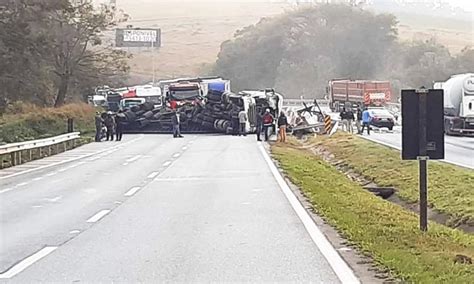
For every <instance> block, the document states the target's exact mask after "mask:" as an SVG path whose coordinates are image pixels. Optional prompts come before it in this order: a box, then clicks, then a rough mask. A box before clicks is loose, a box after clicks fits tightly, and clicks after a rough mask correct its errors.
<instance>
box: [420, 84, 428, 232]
mask: <svg viewBox="0 0 474 284" xmlns="http://www.w3.org/2000/svg"><path fill="white" fill-rule="evenodd" d="M427 95H428V93H427V90H421V91H420V92H418V98H419V100H418V101H419V114H420V119H419V122H418V123H419V124H418V127H419V130H420V131H419V134H420V137H419V138H420V144H419V147H420V149H419V152H420V156H419V157H418V160H419V169H420V176H419V178H420V179H419V184H420V230H421V231H427V230H428V173H427V160H428V157H427V141H426V140H427V139H426V101H427V98H426V96H427Z"/></svg>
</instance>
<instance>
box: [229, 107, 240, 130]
mask: <svg viewBox="0 0 474 284" xmlns="http://www.w3.org/2000/svg"><path fill="white" fill-rule="evenodd" d="M239 112H240V108H239V107H238V106H237V105H233V106H232V110H231V112H230V115H231V122H232V135H234V136H235V135H238V134H239V126H240V124H239Z"/></svg>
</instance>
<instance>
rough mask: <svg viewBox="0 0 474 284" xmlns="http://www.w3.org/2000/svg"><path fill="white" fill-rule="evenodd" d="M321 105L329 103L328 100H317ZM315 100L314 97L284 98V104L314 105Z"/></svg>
mask: <svg viewBox="0 0 474 284" xmlns="http://www.w3.org/2000/svg"><path fill="white" fill-rule="evenodd" d="M316 101H317V102H318V104H319V105H322V106H325V105H328V104H329V101H328V100H322V99H321V100H316ZM313 102H314V99H303V100H302V99H284V100H283V106H303V103H306V104H307V105H312V104H313Z"/></svg>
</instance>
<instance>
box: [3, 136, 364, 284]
mask: <svg viewBox="0 0 474 284" xmlns="http://www.w3.org/2000/svg"><path fill="white" fill-rule="evenodd" d="M0 184H1V186H0V200H1V209H0V226H1V234H0V255H1V258H0V282H2V281H7V282H9V283H31V282H69V283H70V282H127V283H131V282H230V281H232V282H243V281H251V282H308V281H311V282H317V283H340V282H344V283H357V281H358V280H357V279H356V278H355V276H354V274H353V272H352V270H351V269H350V268H349V267H348V266H347V264H346V263H345V262H344V261H343V260H342V259H341V258H340V256H339V254H338V253H337V252H336V251H335V249H334V248H333V247H332V246H330V245H329V242H328V241H327V240H326V239H325V238H324V236H323V235H322V234H321V232H320V231H319V229H318V228H317V227H316V225H315V224H314V223H312V221H308V220H311V219H310V217H309V216H308V215H307V213H306V211H305V210H304V209H303V207H302V205H301V204H300V203H299V202H298V201H296V198H295V197H294V196H293V195H292V194H293V193H291V191H290V190H289V188H288V186H287V185H286V184H285V183H284V181H283V179H282V178H281V176H280V175H279V173H278V171H277V169H276V168H275V166H274V165H273V164H272V163H271V160H270V158H269V156H268V154H266V151H265V150H264V148H263V146H262V144H258V143H257V142H256V141H255V137H254V136H248V137H233V136H212V135H208V136H205V135H201V136H193V135H188V136H185V138H183V139H173V138H172V137H170V136H168V135H166V136H163V135H127V136H126V137H124V141H122V142H102V143H92V144H89V145H85V146H83V147H80V148H77V149H75V150H72V151H68V152H66V153H62V154H59V155H57V156H53V157H50V158H46V159H44V160H40V161H36V162H32V163H28V164H24V165H21V166H18V167H15V168H12V169H7V170H3V171H0Z"/></svg>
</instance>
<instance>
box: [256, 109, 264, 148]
mask: <svg viewBox="0 0 474 284" xmlns="http://www.w3.org/2000/svg"><path fill="white" fill-rule="evenodd" d="M256 118H257V121H256V125H255V128H256V131H255V133H256V134H257V141H262V139H261V138H260V136H261V134H262V129H263V115H262V114H261V113H260V111H257V117H256Z"/></svg>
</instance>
